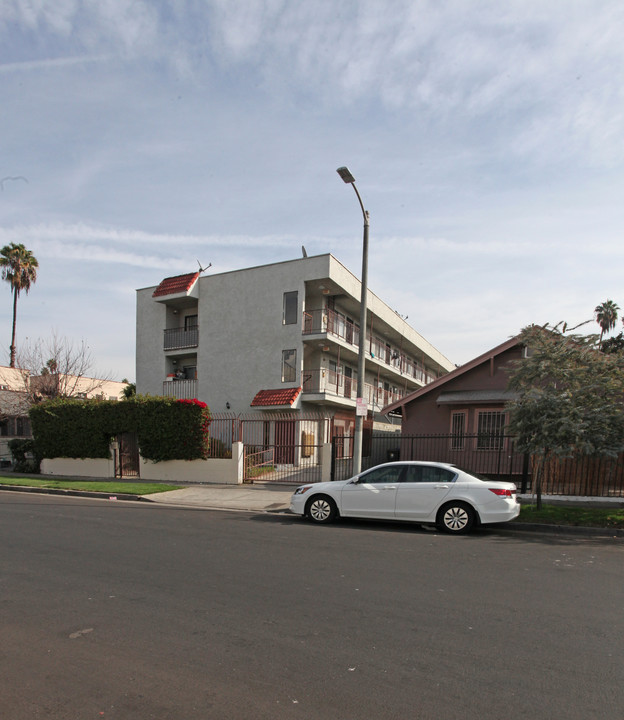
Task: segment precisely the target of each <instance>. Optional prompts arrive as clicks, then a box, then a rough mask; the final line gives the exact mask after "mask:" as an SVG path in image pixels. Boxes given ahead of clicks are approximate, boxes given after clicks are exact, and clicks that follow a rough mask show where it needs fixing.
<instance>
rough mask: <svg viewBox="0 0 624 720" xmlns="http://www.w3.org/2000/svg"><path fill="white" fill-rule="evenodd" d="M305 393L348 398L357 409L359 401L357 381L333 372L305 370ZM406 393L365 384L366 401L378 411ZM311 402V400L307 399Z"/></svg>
mask: <svg viewBox="0 0 624 720" xmlns="http://www.w3.org/2000/svg"><path fill="white" fill-rule="evenodd" d="M303 393H304V394H308V395H323V396H324V399H325V398H327V397H328V396H329V397H334V398H336V399H338V398H346V399H347V400H350V401H351V402H352V404H353V407H355V401H356V399H357V380H356V379H355V378H350V377H346V376H345V375H343V374H342V373H337V372H334V371H333V370H304V371H303ZM404 394H405V393H403V392H400V391H398V392H392V391H390V390H384V389H383V388H378V387H375V386H374V385H369V384H368V383H364V399H365V400H366V402H367V403H368V406H369V408H375V409H377V410H379V409H381V408H382V407H385V406H386V405H389V404H390V403H393V402H395V401H396V400H400V399H401V398H402V397H403V396H404ZM306 400H307V401H308V402H310V398H306Z"/></svg>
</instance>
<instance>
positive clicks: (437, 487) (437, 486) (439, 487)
mask: <svg viewBox="0 0 624 720" xmlns="http://www.w3.org/2000/svg"><path fill="white" fill-rule="evenodd" d="M435 489H436V490H448V485H436V486H435Z"/></svg>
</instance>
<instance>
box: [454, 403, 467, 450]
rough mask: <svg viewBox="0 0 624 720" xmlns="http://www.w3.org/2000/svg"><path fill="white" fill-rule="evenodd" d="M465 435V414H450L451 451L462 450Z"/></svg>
mask: <svg viewBox="0 0 624 720" xmlns="http://www.w3.org/2000/svg"><path fill="white" fill-rule="evenodd" d="M465 435H466V413H465V412H454V413H452V414H451V450H463V449H464V446H465Z"/></svg>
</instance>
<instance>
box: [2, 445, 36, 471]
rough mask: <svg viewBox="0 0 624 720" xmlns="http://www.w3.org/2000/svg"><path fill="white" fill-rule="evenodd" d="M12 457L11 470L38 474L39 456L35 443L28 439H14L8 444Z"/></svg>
mask: <svg viewBox="0 0 624 720" xmlns="http://www.w3.org/2000/svg"><path fill="white" fill-rule="evenodd" d="M8 445H9V450H10V451H11V456H12V457H13V470H15V472H20V473H39V466H40V465H41V455H40V454H39V452H38V450H37V446H36V445H35V441H34V440H32V439H30V438H28V439H23V438H15V439H13V440H9V442H8Z"/></svg>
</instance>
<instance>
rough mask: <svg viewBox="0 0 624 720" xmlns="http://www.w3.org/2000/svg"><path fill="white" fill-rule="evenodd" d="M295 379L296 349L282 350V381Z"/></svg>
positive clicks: (293, 380)
mask: <svg viewBox="0 0 624 720" xmlns="http://www.w3.org/2000/svg"><path fill="white" fill-rule="evenodd" d="M296 380H297V351H296V350H282V382H295V381H296Z"/></svg>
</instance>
